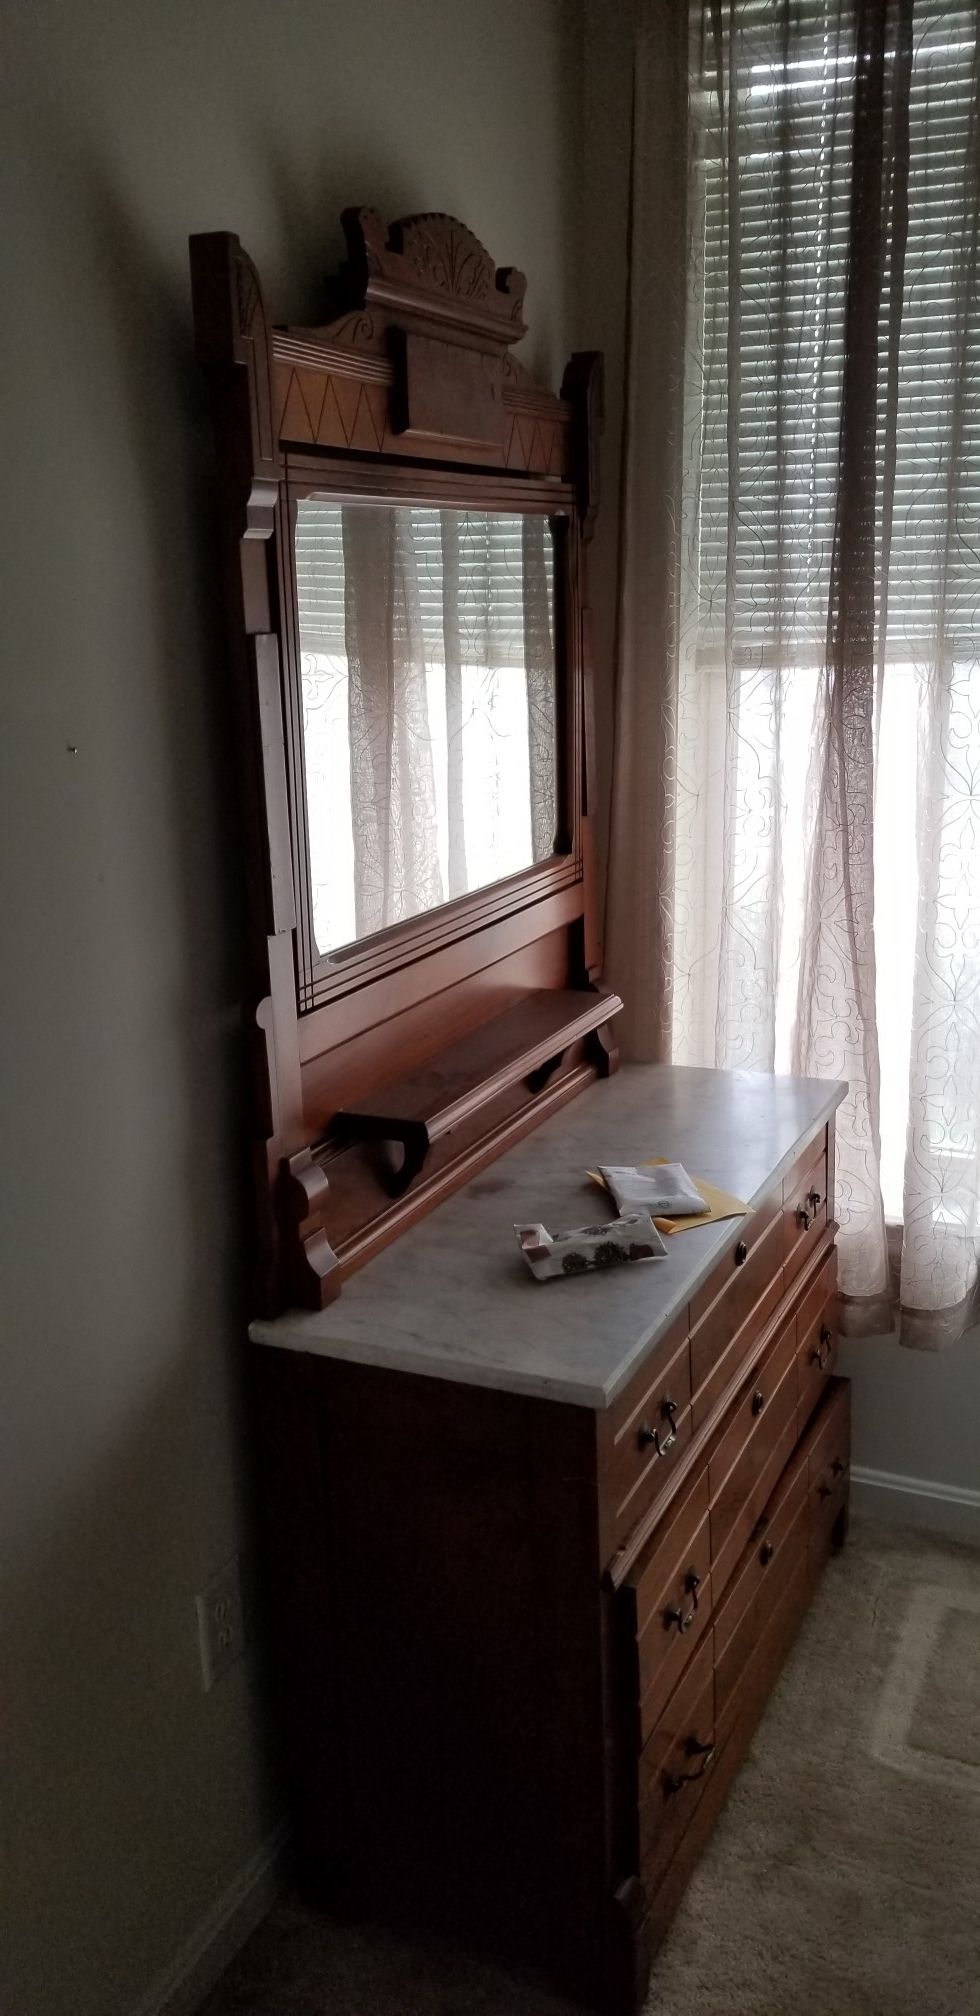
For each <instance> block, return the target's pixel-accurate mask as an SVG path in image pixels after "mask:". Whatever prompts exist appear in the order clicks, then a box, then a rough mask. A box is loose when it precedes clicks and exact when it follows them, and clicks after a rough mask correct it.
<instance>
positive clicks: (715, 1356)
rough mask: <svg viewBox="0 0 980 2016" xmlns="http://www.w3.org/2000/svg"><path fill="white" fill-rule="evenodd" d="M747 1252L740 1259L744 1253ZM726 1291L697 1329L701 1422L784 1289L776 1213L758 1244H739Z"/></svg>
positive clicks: (695, 1382)
mask: <svg viewBox="0 0 980 2016" xmlns="http://www.w3.org/2000/svg"><path fill="white" fill-rule="evenodd" d="M743 1252H744V1254H745V1258H744V1259H740V1258H739V1255H740V1254H741V1253H743ZM732 1269H733V1272H732V1276H731V1280H730V1281H729V1283H728V1284H727V1286H726V1290H725V1292H724V1294H722V1295H721V1296H719V1297H718V1298H717V1299H716V1301H715V1303H714V1305H713V1307H712V1308H711V1309H709V1311H708V1312H707V1314H706V1315H705V1316H704V1317H703V1318H702V1320H701V1322H700V1323H699V1324H698V1326H697V1329H696V1330H693V1331H692V1333H691V1387H692V1391H693V1394H694V1396H695V1398H694V1422H695V1427H698V1426H700V1424H701V1422H702V1421H704V1420H705V1419H706V1418H707V1416H708V1414H710V1412H711V1409H712V1408H713V1407H714V1406H715V1405H716V1404H717V1401H718V1400H719V1398H720V1396H721V1394H722V1393H723V1392H724V1390H725V1387H726V1386H727V1385H728V1383H729V1381H730V1380H731V1379H733V1378H734V1377H735V1376H736V1374H737V1372H738V1367H739V1364H740V1362H741V1361H742V1360H743V1359H744V1358H746V1357H749V1356H751V1352H752V1348H753V1343H754V1339H755V1337H756V1336H757V1335H758V1333H759V1331H760V1330H761V1328H762V1326H763V1324H764V1323H765V1322H767V1320H768V1318H769V1317H770V1316H771V1315H772V1312H773V1310H774V1309H775V1307H776V1305H777V1303H778V1301H779V1299H780V1297H781V1295H782V1293H783V1254H782V1234H781V1225H780V1219H779V1216H778V1214H777V1215H775V1216H773V1217H772V1218H771V1219H770V1221H769V1223H768V1225H767V1226H766V1229H765V1231H764V1233H763V1234H762V1236H761V1237H760V1238H759V1239H758V1240H757V1242H756V1244H755V1245H754V1246H753V1247H752V1248H750V1249H749V1248H745V1247H743V1246H737V1247H736V1248H735V1253H734V1255H733V1257H732Z"/></svg>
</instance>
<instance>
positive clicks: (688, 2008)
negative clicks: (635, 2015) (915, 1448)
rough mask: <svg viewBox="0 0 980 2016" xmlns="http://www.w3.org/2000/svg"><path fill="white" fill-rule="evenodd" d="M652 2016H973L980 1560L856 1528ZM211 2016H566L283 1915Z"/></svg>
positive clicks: (220, 1992)
mask: <svg viewBox="0 0 980 2016" xmlns="http://www.w3.org/2000/svg"><path fill="white" fill-rule="evenodd" d="M647 2006H648V2009H649V2011H650V2012H651V2016H652V2012H654V2011H656V2012H657V2016H980V1549H975V1548H971V1547H966V1546H962V1545H959V1544H958V1543H956V1542H955V1541H951V1540H949V1541H947V1540H942V1539H937V1538H936V1537H935V1536H933V1535H927V1534H921V1533H912V1532H909V1531H902V1530H900V1529H895V1528H891V1529H888V1528H884V1527H872V1526H870V1525H868V1526H857V1527H856V1530H855V1531H854V1533H853V1535H852V1539H851V1542H850V1544H849V1546H848V1548H847V1550H846V1551H845V1553H844V1554H843V1555H842V1556H841V1557H840V1558H839V1559H838V1560H836V1561H834V1562H832V1563H831V1565H830V1567H829V1569H828V1571H827V1574H826V1576H825V1578H824V1581H823V1583H822V1585H821V1588H820V1590H819V1592H818V1595H817V1598H816V1601H815V1603H814V1606H813V1609H812V1610H811V1612H810V1615H809V1616H808V1618H807V1620H806V1622H805V1624H804V1626H803V1629H802V1631H801V1634H800V1636H799V1638H798V1640H797V1642H796V1645H795V1647H794V1650H793V1652H792V1654H791V1656H790V1660H789V1663H788V1665H787V1667H786V1669H785V1671H784V1673H783V1676H782V1679H781V1681H780V1684H779V1686H778V1688H777V1690H776V1693H775V1695H774V1696H773V1699H772V1701H771V1703H770V1705H769V1707H768V1709H767V1711H766V1715H765V1719H764V1721H763V1723H762V1725H761V1726H760V1729H759V1731H758V1733H757V1735H756V1739H755V1742H754V1744H753V1748H752V1752H751V1755H750V1757H749V1759H748V1760H747V1762H746V1764H745V1766H744V1767H743V1770H742V1772H741V1774H740V1776H739V1778H738V1779H737V1781H736V1783H735V1785H734V1787H733V1789H732V1792H731V1794H730V1796H729V1799H728V1803H727V1805H726V1807H725V1810H724V1812H723V1814H722V1816H721V1819H720V1821H719V1824H718V1827H717V1829H716V1832H715V1836H714V1839H713V1841H712V1843H711V1846H710V1848H709V1849H708V1851H707V1853H706V1854H705V1856H704V1858H703V1860H702V1862H701V1865H700V1867H699V1869H698V1871H697V1873H696V1875H695V1877H694V1879H693V1881H692V1883H691V1885H690V1888H689V1890H688V1892H687V1896H686V1898H685V1900H684V1903H683V1905H682V1907H681V1911H680V1913H679V1915H678V1917H677V1919H676V1921H675V1924H674V1927H673V1930H672V1932H671V1935H670V1938H669V1940H668V1942H667V1944H666V1946H665V1947H664V1948H663V1950H662V1952H661V1954H660V1956H659V1959H658V1963H657V1966H656V1969H655V1972H654V1978H653V1983H652V1986H651V1992H650V1999H649V2003H648V2005H647ZM206 2011H207V2016H568V2012H569V2004H568V2003H567V2002H565V2001H564V2000H562V1999H560V1998H558V1997H556V1996H554V1995H552V1994H549V1993H547V1992H546V1991H545V1990H543V1989H542V1988H541V1987H540V1986H538V1985H536V1984H534V1983H533V1982H530V1981H528V1980H527V1979H526V1978H523V1977H515V1976H513V1975H510V1974H504V1973H501V1972H499V1971H496V1970H489V1969H488V1968H487V1967H486V1966H482V1965H480V1964H478V1963H476V1962H474V1961H472V1960H469V1959H467V1958H466V1957H463V1956H461V1955H459V1954H458V1953H455V1952H452V1951H450V1950H447V1949H446V1948H445V1947H442V1946H435V1945H433V1944H431V1943H428V1942H427V1943H425V1944H421V1943H420V1944H418V1945H408V1944H406V1943H405V1942H404V1941H401V1940H398V1939H394V1938H392V1937H390V1936H386V1935H384V1934H382V1933H379V1932H378V1931H376V1930H374V1929H368V1928H365V1927H363V1926H362V1927H358V1928H357V1929H356V1930H351V1929H350V1928H349V1927H343V1928H338V1927H337V1926H335V1925H332V1924H331V1923H330V1922H329V1921H326V1920H324V1919H321V1918H317V1917H315V1916H314V1915H313V1914H312V1913H310V1912H308V1911H305V1910H303V1909H302V1908H301V1907H299V1906H297V1905H294V1904H291V1903H286V1904H282V1905H280V1906H279V1907H278V1908H277V1909H276V1910H275V1911H273V1913H272V1914H271V1916H270V1917H269V1918H268V1919H267V1920H266V1922H265V1924H264V1925H262V1926H261V1927H260V1929H259V1930H258V1932H256V1933H255V1935H254V1937H253V1938H252V1939H251V1940H250V1941H249V1943H248V1945H247V1946H246V1947H245V1948H244V1950H243V1952H242V1953H241V1954H240V1956H239V1958H238V1960H237V1961H236V1962H235V1964H234V1965H233V1967H232V1968H231V1969H230V1970H229V1972H228V1974H227V1975H226V1976H225V1978H224V1980H223V1982H222V1983H221V1984H220V1986H219V1988H218V1989H217V1990H216V1992H215V1994H214V1995H213V1996H212V1997H211V1998H210V2000H209V2001H208V2003H207V2004H206Z"/></svg>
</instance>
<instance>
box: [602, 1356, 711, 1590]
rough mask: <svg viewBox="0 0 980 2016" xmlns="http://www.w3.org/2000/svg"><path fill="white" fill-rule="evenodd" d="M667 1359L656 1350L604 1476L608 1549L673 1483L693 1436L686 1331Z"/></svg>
mask: <svg viewBox="0 0 980 2016" xmlns="http://www.w3.org/2000/svg"><path fill="white" fill-rule="evenodd" d="M671 1343H672V1344H673V1346H674V1348H673V1351H672V1354H671V1355H670V1356H669V1357H667V1358H665V1356H664V1354H663V1352H662V1351H658V1353H657V1365H656V1366H655V1368H654V1370H653V1373H652V1376H650V1375H647V1383H646V1384H645V1387H644V1390H643V1391H641V1393H640V1394H639V1395H638V1396H636V1397H635V1398H634V1401H633V1405H632V1408H631V1410H630V1412H629V1414H628V1415H627V1416H626V1418H625V1419H624V1420H623V1421H622V1423H621V1425H620V1426H619V1428H618V1431H614V1434H613V1439H612V1446H611V1448H610V1449H609V1453H608V1456H607V1459H606V1463H605V1466H604V1468H603V1470H602V1473H601V1477H600V1492H601V1495H602V1499H603V1505H604V1512H605V1524H606V1527H607V1532H608V1538H607V1540H606V1553H607V1555H608V1553H611V1552H612V1550H613V1548H614V1547H618V1546H620V1545H621V1544H622V1542H623V1541H624V1540H625V1539H626V1537H627V1535H628V1534H629V1533H630V1532H631V1531H632V1529H633V1527H634V1526H635V1525H637V1523H638V1521H639V1520H640V1519H642V1518H643V1517H644V1515H645V1514H646V1513H647V1512H648V1511H649V1510H650V1508H651V1506H653V1505H654V1504H655V1503H656V1501H657V1498H658V1496H659V1495H660V1492H661V1491H663V1490H665V1489H666V1487H667V1485H668V1484H669V1483H670V1480H671V1477H672V1475H673V1472H674V1469H675V1468H676V1465H677V1461H678V1458H679V1457H680V1456H681V1455H682V1453H683V1451H684V1450H685V1449H686V1447H687V1445H688V1443H689V1442H690V1439H691V1434H692V1420H691V1360H690V1352H689V1349H688V1343H687V1331H686V1319H685V1330H684V1335H683V1338H682V1340H681V1342H680V1344H678V1343H677V1339H676V1335H675V1334H674V1333H672V1334H671Z"/></svg>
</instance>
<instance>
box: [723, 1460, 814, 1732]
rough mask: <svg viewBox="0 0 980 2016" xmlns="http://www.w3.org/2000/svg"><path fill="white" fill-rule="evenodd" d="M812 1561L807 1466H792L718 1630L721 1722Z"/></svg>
mask: <svg viewBox="0 0 980 2016" xmlns="http://www.w3.org/2000/svg"><path fill="white" fill-rule="evenodd" d="M806 1558H807V1466H806V1460H805V1458H800V1459H798V1460H796V1461H794V1462H791V1463H790V1465H789V1469H788V1471H787V1473H786V1475H785V1477H784V1478H783V1479H781V1480H780V1483H779V1484H778V1486H777V1488H776V1491H775V1493H774V1494H773V1497H772V1499H771V1500H770V1502H769V1505H768V1506H767V1508H766V1511H765V1512H764V1513H763V1514H762V1515H761V1516H760V1518H759V1520H758V1521H757V1523H756V1526H755V1528H754V1530H753V1535H752V1539H751V1540H750V1542H749V1545H748V1547H747V1548H746V1549H745V1552H744V1553H743V1555H742V1557H741V1559H740V1561H739V1564H738V1567H737V1569H736V1571H735V1574H734V1576H733V1577H732V1583H731V1587H730V1589H729V1591H728V1594H727V1595H726V1598H725V1602H724V1604H723V1606H722V1608H721V1610H720V1611H719V1613H718V1619H717V1624H716V1630H715V1686H716V1700H717V1708H718V1714H719V1716H722V1715H724V1714H725V1711H726V1710H727V1708H728V1704H729V1702H730V1701H731V1699H732V1696H733V1694H734V1692H735V1690H736V1688H737V1686H738V1683H739V1680H740V1679H741V1676H742V1674H743V1672H744V1671H745V1668H746V1666H747V1664H748V1662H749V1659H750V1657H751V1655H752V1651H753V1649H754V1647H755V1645H756V1644H757V1642H758V1639H759V1636H760V1634H761V1632H762V1631H763V1630H764V1629H765V1626H766V1622H767V1620H768V1618H769V1617H770V1616H771V1615H772V1612H773V1610H774V1608H775V1606H776V1605H777V1604H778V1603H779V1602H780V1601H781V1599H782V1596H783V1592H784V1590H785V1589H786V1587H787V1584H788V1582H789V1579H790V1577H791V1575H792V1573H793V1571H794V1569H795V1568H796V1567H798V1565H799V1563H800V1562H801V1561H803V1562H805V1561H806Z"/></svg>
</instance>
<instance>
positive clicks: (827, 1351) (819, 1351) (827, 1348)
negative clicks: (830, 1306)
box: [810, 1323, 834, 1372]
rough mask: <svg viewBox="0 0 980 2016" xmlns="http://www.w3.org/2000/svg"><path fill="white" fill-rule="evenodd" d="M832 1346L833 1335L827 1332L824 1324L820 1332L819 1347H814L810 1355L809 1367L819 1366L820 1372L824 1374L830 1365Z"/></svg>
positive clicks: (831, 1332)
mask: <svg viewBox="0 0 980 2016" xmlns="http://www.w3.org/2000/svg"><path fill="white" fill-rule="evenodd" d="M833 1345H834V1333H833V1331H832V1330H828V1328H827V1325H826V1323H825V1324H824V1326H823V1329H822V1330H821V1332H820V1343H819V1345H814V1348H813V1350H812V1351H811V1353H810V1363H811V1365H819V1367H820V1370H821V1372H825V1371H826V1369H827V1366H828V1365H829V1364H830V1356H831V1352H832V1350H833Z"/></svg>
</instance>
